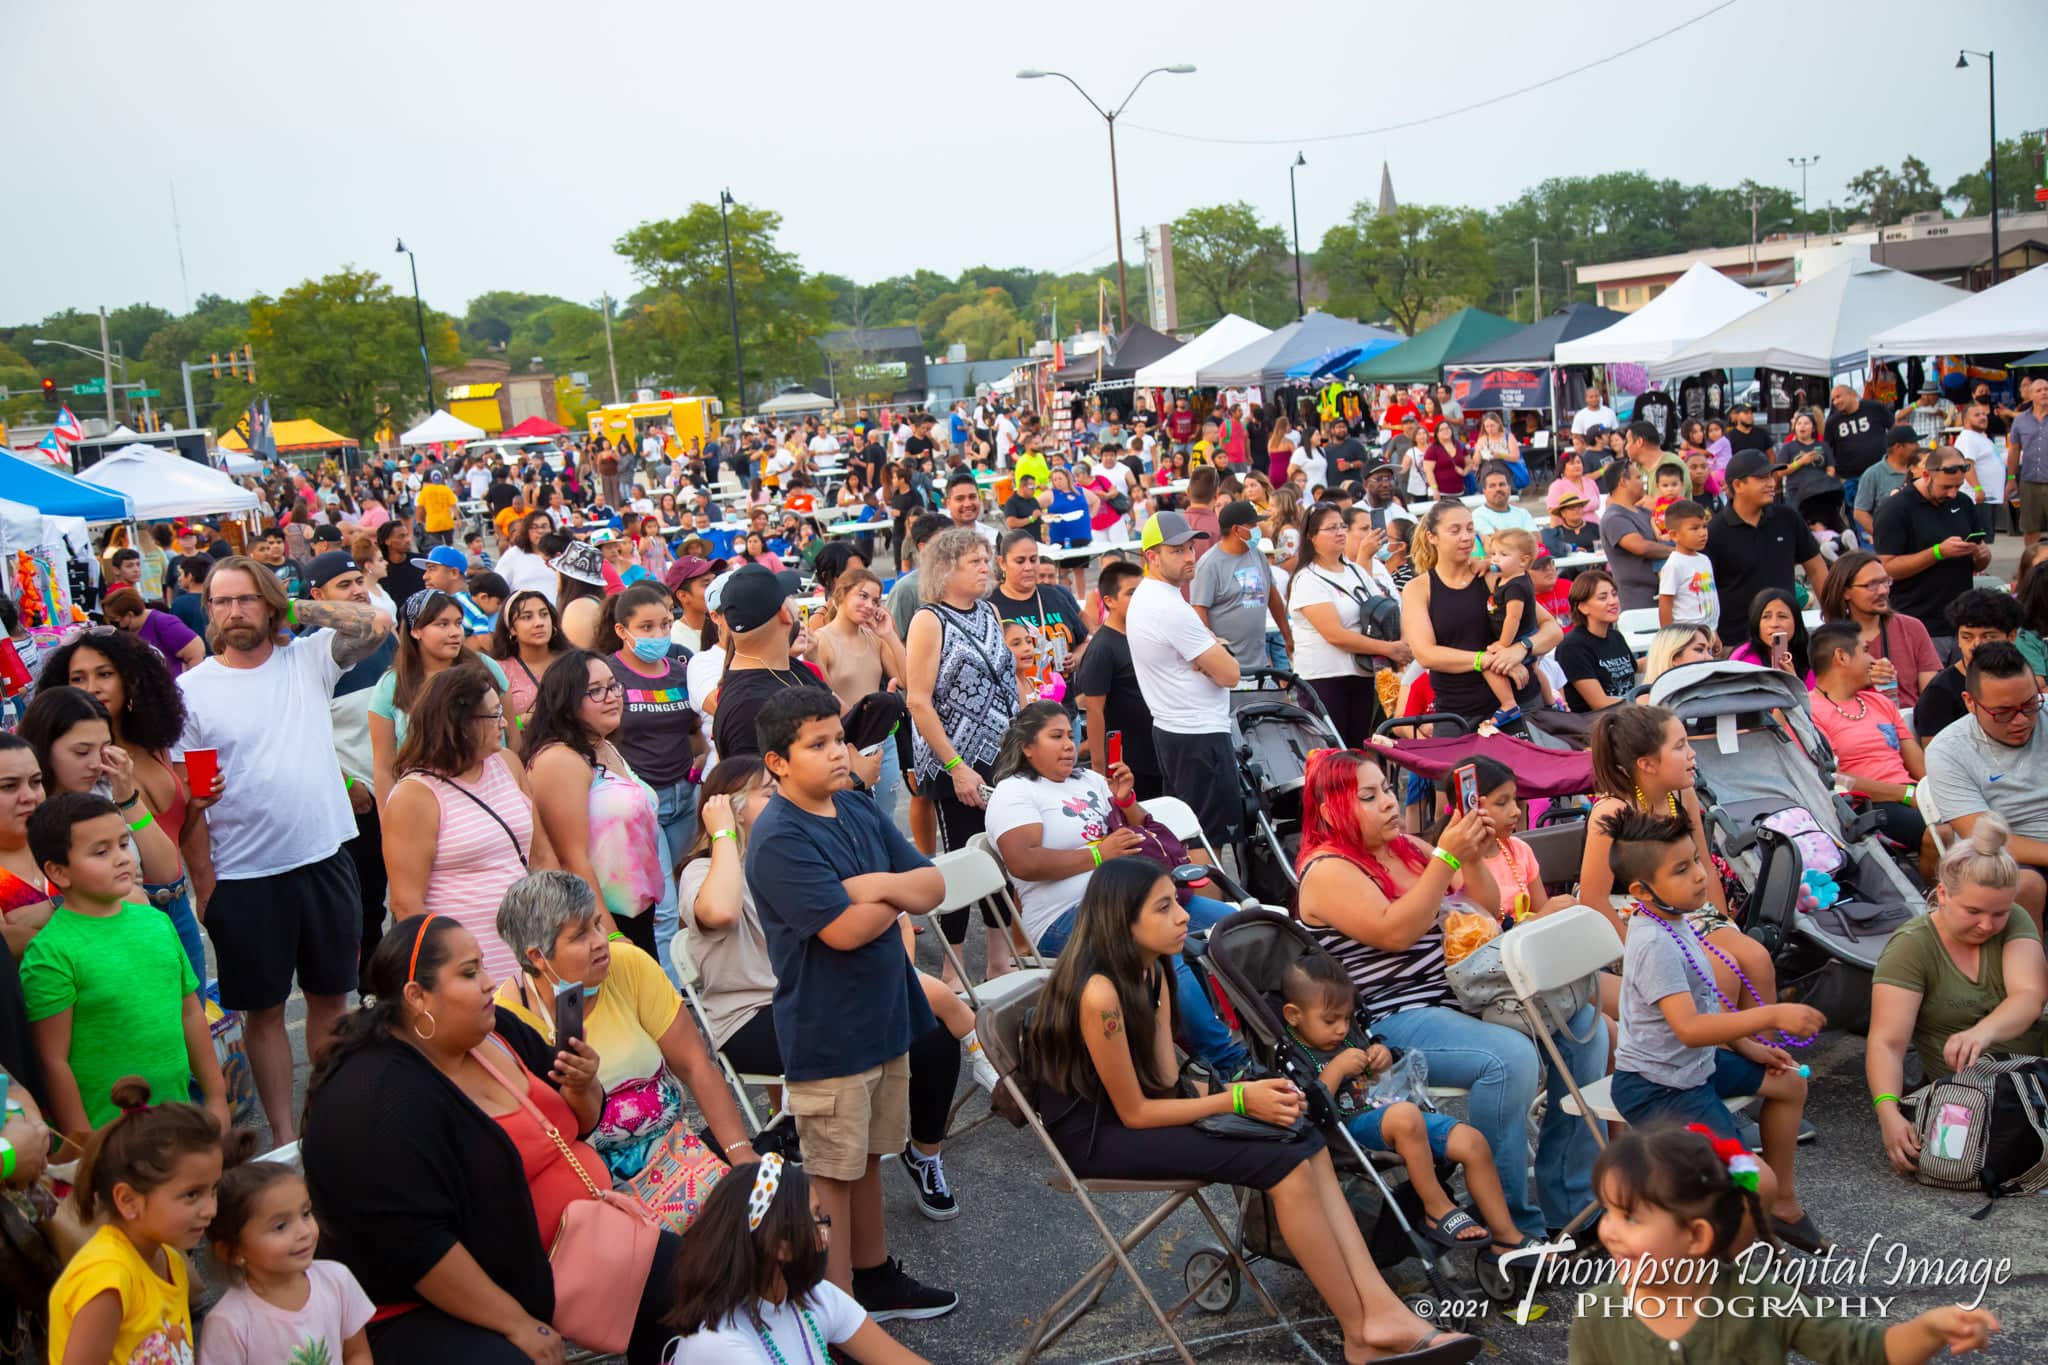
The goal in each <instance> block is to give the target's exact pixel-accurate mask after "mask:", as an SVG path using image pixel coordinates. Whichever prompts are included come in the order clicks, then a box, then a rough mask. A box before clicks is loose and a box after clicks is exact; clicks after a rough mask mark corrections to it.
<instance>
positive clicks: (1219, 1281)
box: [1176, 868, 1516, 1327]
mask: <svg viewBox="0 0 2048 1365" xmlns="http://www.w3.org/2000/svg"><path fill="white" fill-rule="evenodd" d="M1200 870H1201V871H1202V872H1204V873H1206V874H1209V875H1212V876H1213V875H1215V874H1214V870H1213V869H1208V868H1203V869H1200ZM1178 875H1179V873H1176V876H1178ZM1229 889H1230V888H1228V886H1227V885H1226V890H1229ZM1238 899H1239V901H1240V902H1242V900H1243V897H1242V896H1239V897H1238ZM1192 942H1193V940H1191V943H1192ZM1323 951H1324V950H1323V949H1322V947H1321V946H1320V945H1318V944H1317V943H1316V941H1315V940H1314V939H1313V938H1312V937H1310V935H1309V932H1308V930H1307V929H1305V928H1303V927H1302V926H1301V925H1300V924H1298V923H1296V922H1295V921H1293V920H1291V919H1287V918H1285V917H1283V916H1280V915H1276V914H1274V913H1273V912H1272V911H1270V910H1241V911H1239V912H1238V913H1236V914H1233V915H1231V916H1230V917H1229V918H1227V919H1225V920H1223V921H1222V922H1221V923H1220V924H1218V925H1216V927H1215V928H1213V929H1211V930H1209V932H1208V935H1207V940H1206V943H1204V944H1203V945H1202V950H1201V953H1200V955H1199V958H1198V960H1199V961H1200V963H1201V964H1202V966H1203V968H1204V972H1205V975H1207V976H1208V978H1209V979H1210V980H1211V981H1212V982H1213V983H1215V986H1216V988H1217V989H1219V990H1221V991H1222V993H1223V995H1224V997H1225V998H1226V999H1227V1000H1228V1002H1229V1004H1230V1006H1231V1008H1232V1009H1233V1010H1234V1011H1235V1013H1236V1015H1237V1018H1238V1022H1239V1025H1240V1029H1241V1032H1242V1033H1243V1036H1244V1041H1245V1044H1246V1046H1247V1047H1249V1048H1250V1050H1251V1053H1252V1056H1253V1058H1254V1059H1255V1060H1256V1062H1257V1063H1258V1065H1259V1066H1260V1067H1261V1068H1262V1069H1264V1070H1266V1071H1268V1072H1270V1073H1273V1074H1277V1075H1281V1076H1284V1077H1286V1078H1287V1079H1288V1080H1290V1081H1292V1082H1293V1083H1294V1084H1295V1085H1296V1086H1297V1087H1299V1088H1300V1090H1301V1091H1302V1093H1303V1094H1304V1095H1306V1096H1307V1097H1308V1113H1309V1118H1310V1120H1311V1122H1313V1123H1315V1124H1316V1125H1317V1127H1319V1128H1320V1129H1321V1130H1322V1131H1323V1133H1324V1134H1325V1135H1326V1136H1327V1138H1328V1139H1329V1143H1330V1154H1331V1158H1332V1160H1333V1161H1334V1162H1335V1163H1336V1167H1337V1172H1338V1179H1339V1181H1340V1183H1341V1184H1342V1185H1343V1187H1344V1192H1345V1196H1346V1200H1347V1202H1349V1203H1350V1205H1351V1209H1352V1213H1353V1215H1354V1216H1355V1217H1356V1218H1357V1219H1358V1225H1359V1231H1360V1232H1361V1233H1363V1234H1364V1236H1365V1241H1366V1246H1367V1248H1368V1250H1370V1252H1371V1253H1372V1258H1373V1261H1374V1262H1375V1263H1376V1264H1378V1265H1381V1266H1393V1265H1396V1264H1398V1263H1400V1262H1402V1261H1405V1260H1407V1259H1408V1258H1409V1257H1410V1256H1414V1257H1416V1258H1417V1259H1419V1260H1420V1261H1421V1262H1422V1269H1423V1273H1424V1275H1426V1276H1427V1278H1428V1280H1429V1285H1430V1289H1431V1290H1432V1291H1433V1293H1434V1294H1435V1295H1436V1297H1437V1298H1438V1299H1439V1300H1440V1301H1443V1302H1446V1303H1448V1302H1455V1301H1457V1300H1459V1299H1460V1298H1464V1299H1470V1298H1471V1287H1472V1285H1473V1284H1474V1283H1475V1282H1476V1283H1477V1285H1478V1287H1479V1289H1480V1290H1481V1291H1482V1292H1484V1293H1485V1294H1486V1295H1487V1297H1488V1298H1491V1299H1493V1300H1494V1301H1496V1302H1499V1303H1508V1302H1511V1301H1512V1300H1513V1298H1514V1296H1515V1293H1516V1286H1515V1285H1514V1283H1513V1281H1512V1279H1511V1278H1510V1277H1509V1276H1507V1275H1503V1274H1499V1273H1498V1272H1495V1271H1492V1270H1491V1269H1490V1268H1489V1266H1488V1262H1487V1260H1486V1258H1485V1257H1483V1256H1480V1255H1479V1254H1478V1253H1477V1252H1476V1251H1475V1252H1473V1253H1472V1257H1471V1262H1472V1264H1471V1268H1470V1270H1469V1272H1467V1274H1466V1275H1465V1277H1464V1278H1462V1279H1454V1278H1453V1277H1452V1276H1451V1275H1450V1274H1449V1273H1447V1270H1446V1262H1447V1259H1448V1258H1449V1257H1452V1256H1457V1257H1459V1258H1460V1259H1461V1260H1462V1259H1463V1253H1457V1252H1451V1251H1449V1250H1447V1249H1445V1248H1442V1247H1438V1246H1436V1245H1434V1244H1433V1243H1431V1242H1430V1241H1429V1240H1428V1239H1427V1238H1426V1237H1424V1236H1422V1235H1421V1233H1420V1232H1419V1231H1418V1230H1417V1224H1418V1223H1419V1222H1420V1220H1421V1219H1422V1216H1423V1209H1422V1201H1421V1199H1420V1198H1419V1197H1418V1196H1417V1195H1416V1193H1415V1190H1414V1187H1413V1186H1412V1185H1410V1184H1409V1183H1408V1181H1407V1175H1406V1172H1405V1171H1404V1170H1403V1168H1402V1166H1401V1162H1400V1159H1399V1158H1398V1157H1394V1156H1392V1155H1391V1154H1378V1153H1368V1152H1366V1151H1365V1150H1364V1149H1363V1148H1361V1147H1360V1146H1359V1145H1358V1142H1357V1140H1356V1139H1354V1138H1353V1137H1352V1136H1351V1133H1350V1132H1349V1130H1347V1129H1346V1128H1345V1127H1344V1125H1343V1124H1342V1123H1340V1122H1339V1121H1338V1120H1337V1115H1336V1105H1335V1101H1334V1100H1333V1099H1332V1098H1331V1095H1330V1092H1329V1091H1328V1090H1327V1089H1326V1088H1325V1087H1324V1085H1323V1083H1322V1080H1321V1078H1320V1076H1319V1074H1318V1071H1317V1068H1316V1066H1315V1064H1314V1062H1313V1060H1312V1059H1311V1058H1310V1056H1309V1054H1308V1052H1307V1050H1306V1049H1304V1048H1303V1047H1302V1045H1301V1044H1300V1043H1299V1042H1297V1041H1296V1040H1295V1038H1294V1036H1293V1035H1292V1034H1291V1033H1290V1032H1289V1031H1288V1029H1287V1026H1286V1023H1285V1022H1284V1021H1283V1020H1282V1019H1281V1018H1280V1015H1279V1012H1278V1007H1277V1006H1276V1005H1275V1004H1274V1003H1273V1002H1274V1001H1277V1000H1278V999H1279V997H1280V989H1281V978H1282V976H1283V975H1284V974H1285V973H1286V971H1287V969H1288V967H1290V966H1292V965H1293V964H1294V963H1295V962H1297V961H1299V960H1301V959H1302V958H1304V957H1309V956H1312V955H1317V954H1320V953H1322V952H1323ZM1359 1023H1360V1025H1361V1028H1360V1031H1361V1032H1363V1031H1364V1030H1363V1027H1362V1026H1363V1024H1364V1023H1365V1021H1364V1020H1363V1019H1362V1018H1361V1019H1360V1021H1359ZM1380 1162H1384V1163H1386V1169H1382V1166H1381V1165H1380V1164H1378V1163H1380ZM1237 1202H1238V1242H1239V1247H1238V1250H1239V1251H1240V1252H1241V1253H1242V1254H1243V1256H1244V1257H1245V1259H1246V1260H1247V1261H1248V1262H1249V1261H1253V1260H1257V1259H1259V1258H1267V1259H1272V1260H1278V1261H1282V1262H1284V1263H1286V1264H1289V1265H1293V1264H1294V1261H1293V1259H1292V1257H1291V1256H1290V1255H1289V1253H1288V1251H1287V1248H1286V1245H1285V1243H1284V1242H1282V1241H1281V1239H1280V1231H1279V1224H1278V1221H1277V1219H1276V1218H1275V1217H1274V1214H1273V1210H1272V1207H1271V1204H1270V1201H1269V1200H1268V1198H1267V1197H1266V1196H1265V1195H1264V1194H1263V1193H1262V1192H1260V1191H1257V1190H1239V1191H1237ZM1183 1278H1184V1279H1185V1281H1186V1284H1187V1287H1188V1290H1189V1292H1190V1294H1192V1295H1193V1297H1194V1301H1195V1303H1196V1304H1197V1305H1198V1306H1200V1307H1202V1308H1204V1309H1206V1310H1208V1311H1210V1312H1214V1313H1222V1312H1228V1311H1229V1309H1230V1308H1231V1306H1232V1305H1233V1304H1234V1303H1235V1302H1236V1301H1237V1294H1238V1285H1237V1283H1236V1276H1235V1273H1234V1272H1233V1270H1232V1268H1231V1260H1230V1256H1229V1253H1228V1252H1227V1251H1226V1250H1225V1249H1224V1248H1222V1247H1217V1246H1207V1247H1198V1248H1196V1249H1195V1250H1194V1251H1193V1252H1191V1253H1189V1255H1188V1259H1187V1261H1186V1263H1185V1265H1184V1267H1183ZM1442 1325H1444V1326H1446V1327H1456V1326H1457V1324H1455V1323H1451V1322H1445V1323H1443V1324H1442Z"/></svg>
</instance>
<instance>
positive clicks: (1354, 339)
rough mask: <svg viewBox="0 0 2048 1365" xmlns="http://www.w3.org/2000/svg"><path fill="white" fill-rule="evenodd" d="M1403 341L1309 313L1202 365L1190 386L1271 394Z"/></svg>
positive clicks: (1378, 330)
mask: <svg viewBox="0 0 2048 1365" xmlns="http://www.w3.org/2000/svg"><path fill="white" fill-rule="evenodd" d="M1402 340H1403V338H1402V336H1401V334H1400V333H1399V332H1390V331H1388V330H1387V329H1386V328H1384V327H1371V326H1367V325H1366V324H1365V323H1362V322H1351V321H1349V320H1347V319H1344V318H1339V317H1332V316H1331V315H1330V314H1328V313H1321V312H1311V313H1309V314H1308V315H1307V316H1305V317H1301V318H1297V319H1295V320H1294V321H1293V322H1290V323H1288V324H1287V325H1286V326H1285V327H1282V328H1281V329H1280V330H1278V331H1276V332H1269V333H1267V334H1266V335H1265V336H1262V337H1258V338H1256V339H1255V340H1253V341H1251V342H1249V343H1248V344H1246V345H1244V346H1241V347H1239V348H1238V349H1237V350H1235V351H1231V352H1229V353H1227V354H1225V355H1221V356H1218V357H1217V358H1216V359H1214V360H1212V361H1209V362H1208V363H1206V364H1204V365H1202V367H1201V368H1200V370H1199V371H1197V374H1196V379H1195V383H1196V384H1197V385H1198V386H1199V387H1201V388H1205V389H1209V388H1217V389H1223V388H1249V387H1251V386H1253V385H1258V386H1260V387H1262V388H1272V387H1273V386H1275V385H1277V384H1280V383H1283V382H1285V381H1286V380H1288V379H1307V378H1312V377H1313V374H1314V373H1321V374H1331V373H1334V372H1335V371H1337V370H1340V369H1345V368H1348V367H1349V366H1352V365H1355V364H1357V363H1358V362H1359V361H1360V360H1361V359H1364V358H1366V357H1368V356H1373V355H1377V354H1379V353H1380V352H1381V351H1390V350H1392V349H1393V348H1394V347H1396V346H1399V345H1400V344H1401V342H1402ZM1318 367H1320V368H1318ZM1297 370H1299V371H1302V372H1301V373H1296V371H1297ZM1311 372H1313V373H1311Z"/></svg>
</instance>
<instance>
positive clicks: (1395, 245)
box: [1316, 201, 1493, 336]
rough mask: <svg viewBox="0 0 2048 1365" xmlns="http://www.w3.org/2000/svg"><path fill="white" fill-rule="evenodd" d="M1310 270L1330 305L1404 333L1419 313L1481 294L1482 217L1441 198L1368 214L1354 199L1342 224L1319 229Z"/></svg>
mask: <svg viewBox="0 0 2048 1365" xmlns="http://www.w3.org/2000/svg"><path fill="white" fill-rule="evenodd" d="M1316 269H1317V270H1318V271H1319V272H1321V274H1322V276H1323V278H1324V279H1325V280H1326V281H1328V282H1329V287H1330V307H1331V309H1332V310H1333V311H1335V312H1338V313H1342V314H1345V315H1348V316H1352V317H1362V318H1376V317H1388V318H1391V319H1393V321H1394V324H1395V325H1396V326H1398V327H1399V328H1400V329H1401V330H1402V331H1403V332H1406V333H1408V334H1409V335H1411V336H1412V335H1414V334H1415V332H1416V331H1417V330H1419V328H1420V325H1421V323H1422V321H1423V319H1425V318H1428V317H1432V316H1435V315H1437V314H1440V313H1443V312H1447V311H1449V310H1450V309H1451V308H1453V307H1455V306H1457V305H1460V304H1463V303H1467V302H1470V301H1472V300H1474V299H1478V298H1481V297H1483V296H1484V295H1485V293H1486V288H1487V285H1488V284H1489V283H1491V281H1492V279H1493V261H1492V259H1491V258H1490V257H1489V256H1488V255H1487V247H1486V225H1485V221H1484V219H1483V218H1482V217H1481V216H1480V215H1479V213H1478V212H1477V211H1476V210H1473V209H1459V208H1447V207H1445V206H1443V205H1440V204H1402V205H1400V206H1399V207H1398V208H1396V209H1394V210H1393V211H1392V212H1389V213H1375V212H1374V211H1373V208H1372V206H1371V205H1370V204H1369V203H1366V202H1364V201H1361V202H1360V203H1359V204H1358V206H1357V207H1355V208H1354V209H1352V211H1351V219H1350V221H1349V222H1345V223H1340V224H1338V225H1337V226H1336V227H1333V228H1331V229H1330V230H1329V231H1328V232H1326V233H1324V234H1323V245H1322V249H1321V250H1320V251H1319V252H1318V253H1317V255H1316Z"/></svg>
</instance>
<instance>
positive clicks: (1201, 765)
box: [1128, 512, 1244, 849]
mask: <svg viewBox="0 0 2048 1365" xmlns="http://www.w3.org/2000/svg"><path fill="white" fill-rule="evenodd" d="M1207 539H1208V536H1207V533H1206V532H1202V531H1197V530H1196V529H1195V528H1194V527H1192V526H1190V525H1188V519H1187V518H1186V517H1184V516H1182V515H1181V514H1180V513H1178V512H1161V513H1158V514H1157V515H1156V516H1153V517H1152V518H1151V519H1150V520H1148V521H1147V522H1146V523H1145V530H1144V533H1143V534H1142V535H1141V536H1140V537H1139V539H1138V548H1139V549H1140V551H1142V552H1143V554H1144V556H1145V579H1144V581H1143V582H1141V583H1140V584H1138V589H1137V592H1136V593H1135V594H1133V596H1132V598H1131V608H1130V615H1129V618H1128V619H1129V624H1130V630H1129V632H1128V638H1129V640H1130V645H1131V667H1132V670H1133V671H1134V672H1136V674H1137V675H1138V690H1139V691H1140V692H1142V693H1143V694H1144V697H1145V705H1146V706H1147V707H1149V708H1150V709H1151V711H1152V723H1153V743H1154V747H1155V748H1156V749H1157V751H1158V754H1159V769H1160V775H1161V776H1162V777H1163V778H1164V780H1165V782H1164V785H1165V787H1166V792H1167V794H1168V795H1169V796H1177V797H1179V798H1180V799H1181V800H1183V801H1186V802H1187V803H1188V805H1189V806H1191V807H1192V808H1193V809H1194V812H1195V814H1196V816H1197V818H1199V819H1200V820H1201V822H1202V830H1203V832H1204V833H1205V834H1207V835H1208V836H1209V842H1210V843H1212V844H1214V845H1215V846H1216V847H1217V848H1218V849H1221V848H1222V847H1223V846H1224V845H1225V844H1227V843H1235V842H1236V841H1237V838H1238V830H1239V826H1240V822H1241V820H1242V818H1243V813H1244V812H1243V805H1242V802H1241V800H1240V798H1239V796H1238V789H1237V771H1236V758H1235V757H1234V756H1233V755H1232V753H1231V751H1230V689H1231V688H1233V687H1235V686H1237V683H1238V677H1239V672H1238V665H1237V659H1236V657H1235V656H1234V655H1232V654H1231V652H1230V647H1229V646H1228V645H1226V644H1224V643H1223V642H1222V641H1221V640H1219V639H1217V638H1216V636H1215V634H1214V633H1213V632H1211V631H1210V629H1209V628H1208V627H1207V626H1205V625H1203V624H1202V618H1201V617H1199V616H1197V615H1196V614H1195V609H1194V608H1193V607H1191V606H1189V605H1188V603H1187V600H1186V599H1185V598H1183V597H1182V596H1181V593H1182V591H1183V590H1184V589H1185V588H1186V587H1187V586H1188V584H1189V582H1190V581H1191V580H1192V579H1193V578H1194V574H1195V556H1196V555H1197V554H1198V553H1199V551H1200V546H1201V542H1203V541H1206V540H1207Z"/></svg>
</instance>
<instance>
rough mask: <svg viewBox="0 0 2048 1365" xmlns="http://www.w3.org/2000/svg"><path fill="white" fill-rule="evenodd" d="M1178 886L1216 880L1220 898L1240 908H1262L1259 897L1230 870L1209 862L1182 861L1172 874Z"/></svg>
mask: <svg viewBox="0 0 2048 1365" xmlns="http://www.w3.org/2000/svg"><path fill="white" fill-rule="evenodd" d="M1170 875H1171V876H1172V878H1173V884H1174V885H1175V886H1176V887H1190V888H1192V887H1196V886H1199V885H1200V884H1201V883H1202V882H1204V881H1210V882H1214V883H1215V886H1214V888H1213V889H1214V890H1215V891H1217V892H1220V893H1221V895H1220V897H1219V898H1220V899H1223V900H1228V901H1230V902H1232V903H1233V904H1235V905H1236V907H1237V908H1238V909H1240V910H1260V909H1263V908H1264V907H1263V906H1261V905H1260V904H1259V901H1258V898H1257V897H1255V896H1252V895H1251V894H1249V893H1248V892H1246V891H1245V889H1244V888H1243V887H1242V886H1239V885H1238V884H1237V882H1236V881H1235V880H1233V879H1232V877H1231V875H1230V874H1229V873H1228V872H1225V871H1224V870H1223V869H1222V868H1220V867H1216V866H1213V865H1211V864H1209V863H1182V864H1181V865H1180V866H1179V867H1176V868H1175V869H1173V871H1172V873H1171V874H1170Z"/></svg>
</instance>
